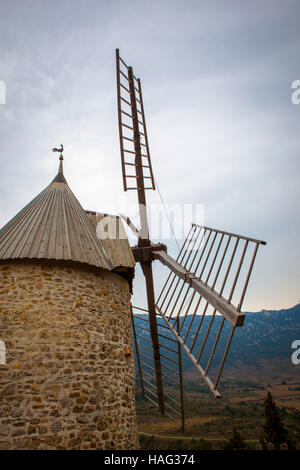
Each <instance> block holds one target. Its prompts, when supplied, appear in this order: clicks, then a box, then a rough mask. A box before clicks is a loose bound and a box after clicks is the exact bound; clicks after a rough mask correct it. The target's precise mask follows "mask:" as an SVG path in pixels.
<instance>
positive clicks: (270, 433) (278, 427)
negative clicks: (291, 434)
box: [260, 391, 289, 450]
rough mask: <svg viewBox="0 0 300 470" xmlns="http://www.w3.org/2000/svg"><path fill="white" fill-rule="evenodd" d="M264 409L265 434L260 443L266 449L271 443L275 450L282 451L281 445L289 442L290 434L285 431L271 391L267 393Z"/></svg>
mask: <svg viewBox="0 0 300 470" xmlns="http://www.w3.org/2000/svg"><path fill="white" fill-rule="evenodd" d="M264 407H265V412H264V414H265V424H264V425H263V433H262V436H261V439H260V442H261V444H262V446H263V448H264V449H266V448H267V444H268V443H271V444H273V446H274V449H275V450H280V444H283V443H287V442H288V441H289V439H288V432H287V431H286V430H285V429H284V426H283V424H282V421H281V418H280V415H279V412H278V409H277V407H276V404H275V402H274V400H273V397H272V394H271V392H270V391H268V393H267V397H266V399H265V402H264Z"/></svg>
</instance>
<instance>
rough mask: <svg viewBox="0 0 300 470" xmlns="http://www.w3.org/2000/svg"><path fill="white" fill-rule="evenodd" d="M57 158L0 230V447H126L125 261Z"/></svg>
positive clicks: (133, 437)
mask: <svg viewBox="0 0 300 470" xmlns="http://www.w3.org/2000/svg"><path fill="white" fill-rule="evenodd" d="M62 160H63V157H62V155H61V157H60V165H59V171H58V174H57V176H56V177H55V178H54V180H53V181H52V182H51V183H50V184H49V185H48V186H47V187H46V188H45V189H44V190H43V191H42V192H41V193H40V194H39V195H38V196H36V197H35V198H34V199H33V200H32V201H31V202H30V203H29V204H28V205H27V206H26V207H24V209H22V210H21V211H20V212H19V213H18V214H17V215H16V216H15V217H14V218H13V219H12V220H11V221H10V222H8V223H7V224H6V225H5V226H4V227H3V228H2V229H1V230H0V340H2V341H4V342H5V346H6V364H4V365H3V364H2V365H1V364H0V448H1V449H136V448H137V447H138V439H137V428H136V414H135V398H134V396H135V372H134V357H133V354H132V339H131V327H130V320H131V303H130V290H131V282H132V277H133V272H134V260H133V257H132V253H131V250H130V247H129V243H128V240H127V239H126V240H122V241H120V240H118V239H116V240H109V242H107V241H105V240H103V241H101V240H99V239H98V238H97V234H96V230H95V226H94V225H93V223H92V220H91V217H90V216H89V215H88V213H87V212H85V211H84V210H83V208H82V206H81V205H80V203H79V202H78V200H77V199H76V197H75V196H74V194H73V193H72V191H71V189H70V188H69V186H68V184H67V182H66V180H65V177H64V174H63V162H62ZM90 215H91V214H90Z"/></svg>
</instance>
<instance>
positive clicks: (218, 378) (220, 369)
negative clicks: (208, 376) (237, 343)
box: [215, 325, 235, 388]
mask: <svg viewBox="0 0 300 470" xmlns="http://www.w3.org/2000/svg"><path fill="white" fill-rule="evenodd" d="M234 330H235V326H234V325H233V326H232V328H231V332H230V336H229V339H228V342H227V346H226V349H225V353H224V356H223V359H222V363H221V365H220V368H219V372H218V375H217V378H216V381H215V388H217V386H218V383H219V380H220V376H221V373H222V370H223V367H224V364H225V360H226V357H227V354H228V350H229V346H230V343H231V340H232V337H233V333H234Z"/></svg>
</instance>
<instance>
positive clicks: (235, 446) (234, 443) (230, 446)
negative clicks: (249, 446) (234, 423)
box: [222, 428, 246, 450]
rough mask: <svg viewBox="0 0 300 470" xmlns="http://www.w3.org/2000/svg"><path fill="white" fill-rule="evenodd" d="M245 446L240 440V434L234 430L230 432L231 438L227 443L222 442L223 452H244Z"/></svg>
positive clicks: (242, 440)
mask: <svg viewBox="0 0 300 470" xmlns="http://www.w3.org/2000/svg"><path fill="white" fill-rule="evenodd" d="M245 447H246V444H245V441H244V439H242V437H241V435H240V433H239V432H238V431H237V430H236V428H234V429H233V431H232V437H231V439H229V441H227V442H226V441H224V442H223V444H222V449H223V450H245Z"/></svg>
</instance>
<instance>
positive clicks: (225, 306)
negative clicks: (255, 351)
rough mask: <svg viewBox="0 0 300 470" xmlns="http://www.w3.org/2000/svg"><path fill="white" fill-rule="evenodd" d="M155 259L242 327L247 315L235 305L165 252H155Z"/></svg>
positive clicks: (236, 324) (233, 322)
mask: <svg viewBox="0 0 300 470" xmlns="http://www.w3.org/2000/svg"><path fill="white" fill-rule="evenodd" d="M153 256H154V259H158V260H159V261H160V262H161V263H162V264H164V265H165V266H167V267H168V268H169V269H171V271H173V272H174V273H175V274H176V275H177V276H178V277H179V278H180V279H182V280H183V281H185V282H187V283H188V284H189V285H190V286H191V287H192V288H193V289H195V291H196V292H198V294H200V295H201V296H202V297H203V298H204V299H205V300H207V301H208V302H209V303H210V304H211V305H212V306H213V307H214V308H215V309H216V310H217V311H218V312H219V313H221V314H222V315H223V316H224V317H225V318H226V319H227V320H228V321H229V322H230V323H231V324H232V325H234V326H242V325H243V323H244V319H245V315H244V314H243V313H241V312H239V311H238V310H237V309H236V308H235V307H234V305H232V304H231V303H228V301H227V300H226V299H225V298H224V297H222V296H221V295H219V294H218V293H217V292H216V291H215V290H214V289H212V288H211V287H209V286H207V285H206V284H204V282H203V281H200V279H197V277H196V276H195V275H193V274H191V273H190V272H189V271H187V270H186V269H185V268H184V267H183V266H181V265H180V264H179V263H177V261H175V260H174V259H173V258H172V257H171V256H170V255H168V254H167V253H165V252H164V251H154V252H153Z"/></svg>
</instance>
